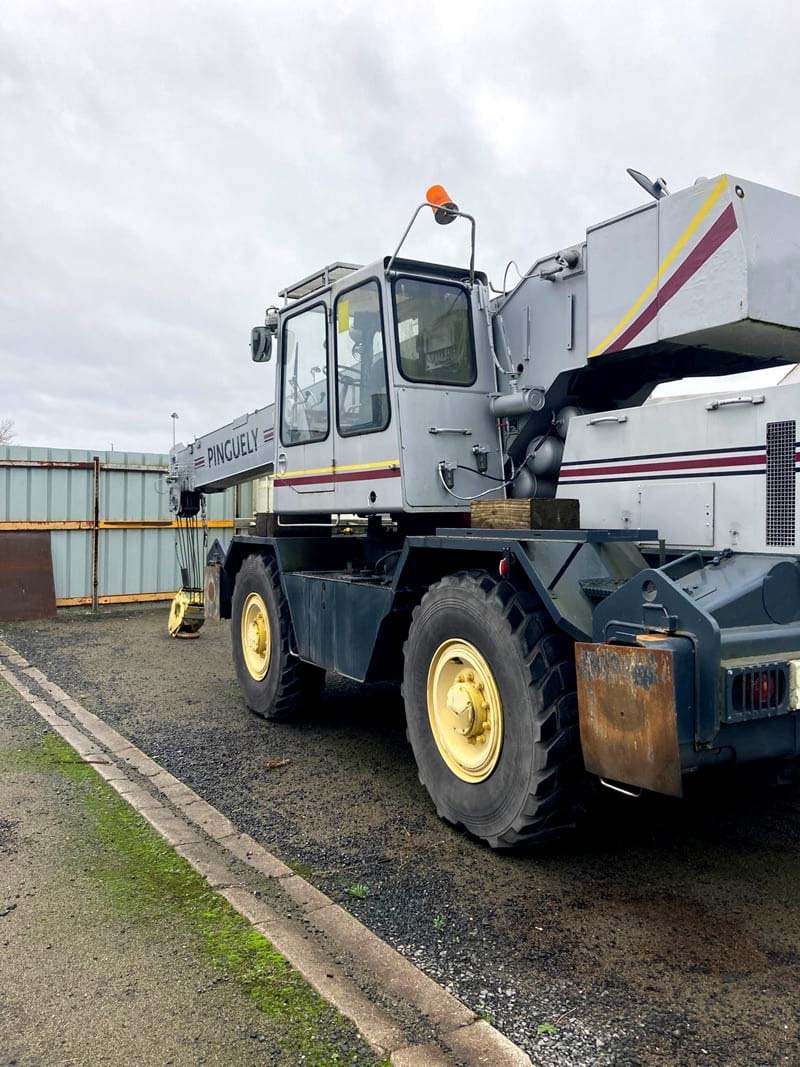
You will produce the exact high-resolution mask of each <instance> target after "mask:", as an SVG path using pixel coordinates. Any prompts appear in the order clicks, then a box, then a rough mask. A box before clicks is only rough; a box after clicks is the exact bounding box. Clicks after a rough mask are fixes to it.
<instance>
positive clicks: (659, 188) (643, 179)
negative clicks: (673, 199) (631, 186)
mask: <svg viewBox="0 0 800 1067" xmlns="http://www.w3.org/2000/svg"><path fill="white" fill-rule="evenodd" d="M625 169H626V170H627V172H628V174H630V176H631V177H632V178H633V180H634V181H635V182H636V183H637V184H638V185H641V187H642V188H643V189H644V191H645V192H646V193H649V194H650V195H651V196H652V198H653V199H654V200H660V199H661V198H662V197H664V196H669V189H668V188H667V182H666V179H665V178H656V180H655V181H651V180H650V179H649V178H648V177H647V175H646V174H642V172H641V171H640V170H634V169H633V167H626V168H625Z"/></svg>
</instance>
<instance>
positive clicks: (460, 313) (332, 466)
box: [275, 258, 502, 515]
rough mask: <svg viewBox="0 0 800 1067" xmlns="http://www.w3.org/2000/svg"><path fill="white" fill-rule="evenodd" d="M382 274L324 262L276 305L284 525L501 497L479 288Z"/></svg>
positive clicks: (406, 264)
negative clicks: (310, 517)
mask: <svg viewBox="0 0 800 1067" xmlns="http://www.w3.org/2000/svg"><path fill="white" fill-rule="evenodd" d="M388 265H389V260H388V258H387V259H384V260H380V261H378V262H377V263H374V264H372V265H370V266H367V267H356V266H353V265H350V264H342V263H337V264H332V265H331V266H329V267H326V268H324V269H323V270H322V271H319V272H317V273H316V274H314V275H311V276H309V277H308V278H306V279H303V280H302V281H301V282H299V283H297V285H295V286H292V287H290V288H288V289H286V290H284V291H283V292H282V293H281V296H283V298H284V300H285V306H284V307H283V308H282V309H281V312H280V321H279V325H278V333H277V340H278V344H277V368H276V375H277V377H276V411H275V422H276V453H275V510H276V511H277V512H278V513H279V514H287V513H289V514H300V515H303V514H308V513H319V514H330V513H334V512H337V513H341V512H345V513H347V512H355V513H361V514H364V513H390V514H391V513H399V512H403V511H422V512H424V511H431V512H437V513H439V512H443V511H451V512H452V511H460V510H466V509H468V507H469V497H470V496H471V495H472V494H475V493H479V492H482V491H484V490H486V489H487V487H489V489H490V492H500V490H493V489H492V488H491V487H492V486H493V485H498V486H499V485H500V483H501V481H502V462H501V458H500V457H501V452H500V442H499V438H498V430H497V427H496V424H495V420H494V418H493V416H492V414H491V410H490V404H489V397H490V396H491V395H492V394H493V393H494V391H495V389H496V382H495V375H494V364H493V360H492V354H491V349H490V340H489V325H488V318H487V310H486V309H487V307H488V299H487V292H488V290H487V282H486V279H485V277H484V276H481V275H476V276H475V282H474V284H473V285H472V287H470V285H469V276H468V273H467V272H465V271H463V270H459V269H457V268H447V267H442V266H438V265H433V264H427V263H418V262H414V261H409V260H397V259H395V260H394V261H393V263H392V264H391V266H392V269H391V271H390V272H389V273H388V274H387V266H388ZM456 470H458V471H459V478H458V479H457V482H458V493H456V492H455V490H454V488H453V485H454V483H455V482H456V479H454V478H453V477H451V475H452V472H454V471H456ZM487 475H488V477H489V478H494V479H496V481H495V482H491V481H487ZM448 483H449V484H448Z"/></svg>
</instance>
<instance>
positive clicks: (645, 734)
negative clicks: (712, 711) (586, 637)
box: [575, 639, 683, 796]
mask: <svg viewBox="0 0 800 1067" xmlns="http://www.w3.org/2000/svg"><path fill="white" fill-rule="evenodd" d="M660 643H662V644H668V643H669V639H667V640H666V641H662V642H660ZM575 663H576V668H577V677H578V709H579V710H578V714H579V721H580V735H581V746H582V748H583V759H584V764H585V766H586V770H587V771H589V772H590V773H591V774H596V775H599V776H600V777H601V778H606V779H610V780H611V781H615V782H621V783H624V784H625V785H631V786H636V787H638V788H640V789H648V790H651V791H653V792H656V793H665V794H668V795H669V796H681V795H682V792H683V789H682V783H681V763H680V752H679V745H678V705H677V697H676V672H675V654H674V652H673V651H672V650H671V649H670V648H663V647H662V648H657V647H653V646H652V644H650V643H649V642H646V643H644V644H637V645H606V644H593V643H583V642H579V643H578V644H576V646H575Z"/></svg>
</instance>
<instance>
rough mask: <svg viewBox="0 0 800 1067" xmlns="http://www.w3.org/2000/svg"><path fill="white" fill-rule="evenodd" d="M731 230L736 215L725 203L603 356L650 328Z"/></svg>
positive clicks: (725, 239)
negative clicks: (707, 227)
mask: <svg viewBox="0 0 800 1067" xmlns="http://www.w3.org/2000/svg"><path fill="white" fill-rule="evenodd" d="M735 231H736V212H735V211H734V210H733V204H728V206H727V207H726V208H725V210H724V211H723V212H722V214H721V215H720V217H719V218H718V219H717V221H716V222H715V223H714V225H713V226H712V227H711V229H710V230H709V231H708V233H707V234H706V235H705V237H703V239H702V240H701V241H698V243H697V244H696V245H695V247H694V248H693V249H692V251H691V252H690V253H689V255H688V256H687V257H686V259H685V260H684V261H683V263H681V265H680V266H679V267H678V269H677V270H676V271H675V273H674V274H673V275H672V277H670V278H668V279H667V281H666V282H664V284H663V286H662V287H661V288H660V289H659V291H658V292H657V293H656V295H655V297H654V299H653V300H652V301H651V302H650V303H649V304H648V305H647V307H646V308H645V309H644V311H643V312H642V313H641V314H640V315H639V316H638V318H635V319H634V320H633V322H632V323H631V324H630V326H629V327H628V328H627V330H624V331H623V332H622V333H621V334H620V335H619V337H618V338H617V339H616V341H612V342H611V344H610V345H609V346H608V348H604V349H603V353H604V354H605V353H606V352H620V351H621V350H622V349H623V348H625V346H626V345H629V344H630V343H631V341H632V340H633V339H634V337H636V336H637V335H638V334H640V333H641V332H642V330H643V329H644V328H645V326H649V325H650V323H651V322H652V321H653V319H654V318H655V317H656V315H657V314H658V312H659V311H660V310H661V308H662V307H663V306H664V305H665V304H666V303H667V301H669V300H671V299H672V297H673V296H675V294H676V293H677V292H678V290H679V289H682V288H683V286H684V285H685V284H686V283H687V282H688V281H689V279H690V278H691V277H692V275H694V274H696V273H697V272H698V271H699V270H700V268H701V267H702V266H703V264H704V263H705V262H706V261H707V260H708V259H710V258H711V256H713V255H714V253H715V252H716V251H717V249H718V248H720V246H721V245H723V244H724V243H725V242H726V241H727V240H728V238H729V237H730V236H731V234H732V233H734V232H735Z"/></svg>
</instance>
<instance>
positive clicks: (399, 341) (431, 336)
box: [392, 273, 504, 511]
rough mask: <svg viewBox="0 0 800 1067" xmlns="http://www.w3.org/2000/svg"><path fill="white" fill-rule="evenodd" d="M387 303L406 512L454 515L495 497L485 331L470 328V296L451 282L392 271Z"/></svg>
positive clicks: (498, 454) (499, 474) (499, 481)
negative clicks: (391, 312) (394, 355)
mask: <svg viewBox="0 0 800 1067" xmlns="http://www.w3.org/2000/svg"><path fill="white" fill-rule="evenodd" d="M392 297H393V307H394V320H395V322H394V325H395V346H396V349H397V368H398V371H399V374H400V377H399V379H398V387H397V389H396V406H397V411H398V415H399V421H400V439H401V446H402V447H401V455H402V468H403V491H404V494H405V503H406V506H407V508H408V509H409V510H417V509H420V510H421V509H427V510H440V511H457V510H466V509H467V508H468V507H469V504H470V501H471V500H473V499H476V498H478V497H498V498H502V497H503V496H504V491H503V466H502V451H501V449H500V441H499V436H498V430H497V421H496V419H495V418H494V416H493V415H492V411H491V405H490V401H489V398H490V396H491V394H492V392H493V391H494V390H495V389H496V384H495V378H494V365H493V361H492V358H491V353H490V351H489V350H488V348H487V331H483V335H482V336H481V335H478V336H476V331H475V330H474V328H473V320H474V319H477V321H480V319H479V316H478V310H479V309H478V306H477V303H476V299H477V298H476V295H475V293H474V292H470V290H469V288H468V287H467V286H465V285H464V284H463V282H460V281H457V280H456V279H455V278H448V277H415V276H413V275H410V274H409V275H406V274H403V273H400V274H398V275H397V276H396V277H395V278H394V280H393V282H392ZM448 478H449V479H450V484H449V485H448V484H447V479H448Z"/></svg>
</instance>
